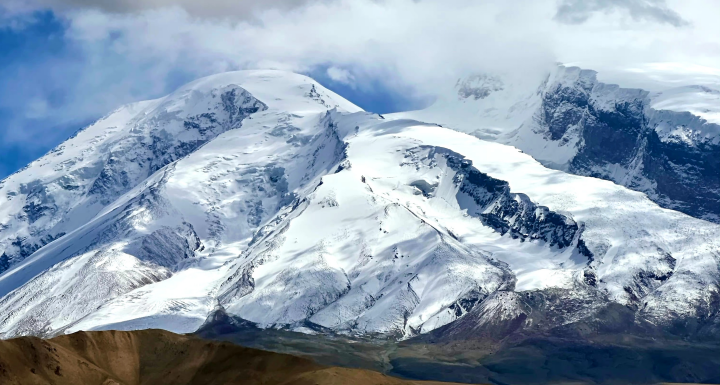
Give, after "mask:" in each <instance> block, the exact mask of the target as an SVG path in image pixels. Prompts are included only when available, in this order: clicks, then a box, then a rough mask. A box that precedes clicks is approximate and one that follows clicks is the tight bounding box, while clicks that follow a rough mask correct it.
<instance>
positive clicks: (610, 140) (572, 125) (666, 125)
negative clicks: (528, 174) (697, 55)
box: [388, 66, 720, 222]
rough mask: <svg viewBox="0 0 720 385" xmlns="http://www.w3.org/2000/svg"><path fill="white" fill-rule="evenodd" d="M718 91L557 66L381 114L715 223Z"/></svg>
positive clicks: (719, 189) (472, 81)
mask: <svg viewBox="0 0 720 385" xmlns="http://www.w3.org/2000/svg"><path fill="white" fill-rule="evenodd" d="M478 79H480V80H478ZM488 79H491V80H492V81H489V80H488ZM718 95H720V94H718V91H717V90H715V89H713V88H710V87H705V86H685V87H678V88H672V89H668V90H665V91H662V92H659V93H653V94H650V93H649V92H647V91H644V90H641V89H629V88H622V87H619V86H617V85H612V84H605V83H602V82H599V81H598V80H597V73H596V72H595V71H590V70H582V69H580V68H577V67H563V66H560V67H558V68H557V69H555V70H554V71H551V72H550V73H549V75H546V77H545V78H544V79H540V78H537V79H535V80H534V81H533V80H528V78H523V79H519V78H517V77H516V76H506V77H491V76H487V75H482V76H480V75H478V76H474V77H471V78H469V79H467V80H461V81H460V82H459V83H458V85H457V87H456V89H455V91H454V93H451V94H448V95H446V96H444V97H442V98H440V100H439V101H438V102H437V103H436V104H435V105H433V106H431V107H429V108H428V109H426V110H423V111H413V112H407V113H399V114H391V115H389V116H388V117H389V118H390V119H402V118H414V119H421V120H424V121H428V122H435V123H441V124H443V125H447V126H448V127H451V128H453V129H457V130H460V131H463V132H467V133H470V134H472V135H475V136H477V137H479V138H481V139H488V140H494V141H498V142H500V143H505V144H510V145H512V146H515V147H517V148H519V149H521V150H522V151H524V152H526V153H528V154H530V155H532V156H533V157H534V158H535V159H537V160H539V161H540V162H542V163H543V164H545V165H547V166H549V167H552V168H555V169H559V170H563V171H568V172H571V173H574V174H578V175H586V176H593V177H597V178H602V179H606V180H611V181H613V182H615V183H618V184H621V185H623V186H626V187H629V188H631V189H633V190H636V191H640V192H643V193H646V194H647V195H648V196H649V197H650V199H652V200H653V201H655V202H657V203H658V204H660V205H661V206H663V207H666V208H671V209H674V210H679V211H682V212H685V213H687V214H690V215H692V216H695V217H698V218H703V219H706V220H711V221H714V222H718V221H720V158H718V156H717V154H718V153H719V152H720V125H718V122H717V119H716V115H717V111H716V110H717V108H718V107H717V106H716V105H715V104H713V103H714V102H716V101H718V100H720V99H718V98H717V96H718Z"/></svg>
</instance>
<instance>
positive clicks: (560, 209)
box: [0, 71, 720, 337]
mask: <svg viewBox="0 0 720 385" xmlns="http://www.w3.org/2000/svg"><path fill="white" fill-rule="evenodd" d="M476 81H482V82H490V83H493V82H492V81H490V80H487V79H478V80H476ZM493 84H495V83H493ZM496 86H497V84H496ZM498 87H499V86H497V87H496V88H498ZM467 93H468V97H473V98H474V97H475V96H473V95H475V94H473V93H472V92H471V90H468V91H467ZM476 96H478V98H482V97H484V96H486V95H484V94H483V93H482V92H481V93H479V94H478V95H476ZM2 189H3V190H2V192H3V199H7V200H8V201H7V202H4V203H0V211H1V212H2V214H3V215H4V217H3V218H4V219H3V221H4V222H3V228H2V231H0V240H2V242H4V243H2V245H3V246H4V247H5V249H6V251H5V254H3V255H4V258H5V259H4V261H5V267H4V269H3V272H2V273H0V298H1V299H0V333H1V334H0V336H2V337H11V336H15V335H20V334H39V335H52V334H57V333H63V332H70V331H75V330H90V329H138V328H149V327H153V328H164V329H168V330H172V331H176V332H191V331H193V330H195V329H197V328H198V327H199V326H200V325H201V324H202V323H203V321H204V320H205V319H206V318H207V317H208V315H209V314H210V313H212V312H213V310H214V309H216V308H218V307H222V308H224V309H225V311H227V312H228V313H229V314H232V315H234V316H237V317H241V318H244V319H246V320H248V321H251V322H254V323H256V324H258V325H260V326H262V327H286V328H291V329H295V330H301V331H302V330H307V329H308V328H310V329H314V330H321V331H322V330H325V331H335V332H343V333H351V334H355V333H357V334H374V333H379V334H384V335H391V336H396V337H409V336H412V335H416V334H419V333H425V332H428V331H431V330H434V329H437V328H439V327H441V326H444V325H447V324H449V323H452V322H454V321H456V320H457V319H458V318H463V317H464V316H465V315H467V314H469V313H471V312H476V313H477V312H478V311H480V310H482V314H483V317H486V318H487V317H490V318H493V317H495V319H497V320H502V319H505V318H507V316H508V314H514V313H515V312H518V311H521V310H522V309H521V308H520V307H521V305H514V303H516V302H517V301H516V302H513V301H503V302H502V306H496V305H497V304H498V301H500V300H499V298H505V297H504V296H507V295H516V294H517V293H531V292H532V293H542V292H544V291H548V290H553V291H558V290H560V291H562V293H565V294H563V295H564V296H565V298H566V299H567V300H568V301H574V300H577V299H578V298H582V299H583V301H584V302H583V303H584V306H583V307H582V308H581V309H579V310H578V311H577V312H576V314H575V315H574V316H570V317H566V318H563V320H562V321H559V322H572V320H573V319H574V318H573V317H575V318H580V317H583V316H588V315H592V312H593V311H596V310H597V309H599V308H600V307H602V306H603V305H604V304H606V303H607V302H608V301H611V302H615V303H620V304H623V305H627V306H630V307H631V308H632V309H634V311H635V312H636V314H637V316H638V317H639V318H642V319H645V320H650V321H651V322H655V323H658V324H663V323H668V322H674V321H675V320H677V319H682V318H683V317H705V318H704V319H709V321H708V322H713V321H712V319H710V318H712V317H713V315H714V314H716V313H715V312H716V311H717V309H715V308H714V307H716V306H717V304H715V303H714V302H713V298H714V296H717V293H718V279H720V273H719V272H718V263H719V261H720V245H718V240H719V239H720V226H718V225H716V224H713V223H711V222H707V221H703V220H700V219H695V218H693V217H690V216H688V215H685V214H682V213H679V212H676V211H671V210H668V209H664V208H661V207H659V206H658V205H657V204H655V203H653V202H652V201H651V200H650V199H648V197H647V196H646V195H644V194H642V193H639V192H635V191H632V190H629V189H627V188H625V187H622V186H619V185H616V184H614V183H612V182H609V181H604V180H601V179H595V178H591V177H584V176H576V175H572V174H568V173H566V172H563V171H558V170H554V169H550V168H547V167H545V166H543V165H542V164H541V163H539V162H538V161H536V160H535V159H533V158H532V157H531V156H530V155H528V154H525V153H522V152H521V151H518V150H517V149H516V148H514V147H511V146H508V145H505V144H500V143H494V142H489V141H484V140H482V139H479V138H477V137H473V136H470V135H467V134H464V133H461V132H458V131H455V130H452V129H449V128H444V127H440V126H438V125H436V124H426V123H422V122H419V121H416V120H407V119H394V120H390V119H384V118H383V117H382V116H379V115H376V114H371V113H368V112H364V111H362V110H361V109H360V108H358V107H356V106H354V105H353V104H352V103H350V102H348V101H346V100H344V99H342V98H341V97H340V96H338V95H336V94H334V93H332V92H331V91H329V90H327V89H325V88H324V87H322V86H321V85H319V84H317V83H316V82H314V81H313V80H311V79H309V78H307V77H304V76H301V75H297V74H291V73H285V72H280V71H241V72H231V73H225V74H220V75H215V76H211V77H208V78H205V79H201V80H198V81H196V82H193V83H191V84H189V85H187V86H185V87H183V88H181V89H180V90H178V91H177V92H175V93H173V94H171V95H169V96H167V97H165V98H162V99H158V100H155V101H149V102H142V103H138V104H134V105H130V106H126V107H123V108H121V109H119V110H117V111H116V112H114V113H113V114H111V115H109V116H108V117H106V118H104V119H102V120H101V121H99V122H98V123H96V124H94V125H92V126H90V127H88V128H86V129H85V130H83V131H81V132H79V133H78V134H77V135H76V136H75V137H74V138H72V139H70V140H68V141H67V142H66V143H64V144H63V145H61V146H59V147H58V149H56V150H54V151H53V152H51V153H49V154H48V155H46V156H44V157H43V158H41V159H39V160H38V161H36V162H33V163H32V164H30V165H29V166H28V167H27V168H26V169H24V170H22V171H20V172H18V173H16V174H14V175H12V176H10V177H9V178H7V179H6V180H5V181H4V182H3V186H2ZM23 250H24V251H23ZM517 303H520V302H517ZM560 306H562V304H561V305H560Z"/></svg>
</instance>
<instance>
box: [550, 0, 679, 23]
mask: <svg viewBox="0 0 720 385" xmlns="http://www.w3.org/2000/svg"><path fill="white" fill-rule="evenodd" d="M613 12H617V13H619V14H621V15H622V14H626V15H628V16H630V17H631V18H632V19H633V20H636V21H643V20H645V21H652V22H656V23H660V24H669V25H672V26H674V27H685V26H688V25H690V23H689V22H688V21H687V20H685V19H683V18H682V17H681V16H680V15H679V14H678V13H677V12H675V11H674V10H672V9H671V8H669V7H668V5H667V3H666V2H665V0H562V2H561V3H560V5H559V6H558V9H557V13H556V14H555V20H557V21H559V22H562V23H567V24H582V23H585V22H586V21H588V19H590V18H591V17H592V16H593V15H595V14H597V13H605V14H610V13H613Z"/></svg>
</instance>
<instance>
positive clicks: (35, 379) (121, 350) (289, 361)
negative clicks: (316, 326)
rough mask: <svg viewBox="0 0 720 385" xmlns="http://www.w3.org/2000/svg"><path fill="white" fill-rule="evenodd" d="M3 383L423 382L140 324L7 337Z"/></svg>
mask: <svg viewBox="0 0 720 385" xmlns="http://www.w3.org/2000/svg"><path fill="white" fill-rule="evenodd" d="M0 384H3V385H10V384H12V385H15V384H18V385H34V384H56V385H64V384H72V385H76V384H89V385H92V384H103V385H111V384H123V385H136V384H137V385H140V384H178V385H180V384H203V385H205V384H265V385H271V384H278V385H280V384H298V385H303V384H307V385H340V384H348V385H353V384H363V385H365V384H368V385H381V384H382V385H395V384H397V385H403V384H405V385H409V384H420V383H419V382H413V381H405V380H400V379H397V378H393V377H388V376H385V375H383V374H380V373H377V372H373V371H368V370H361V369H346V368H336V367H324V366H321V365H318V364H316V363H314V362H313V361H310V360H308V359H305V358H300V357H295V356H291V355H286V354H279V353H272V352H266V351H262V350H256V349H250V348H244V347H240V346H237V345H233V344H231V343H227V342H216V341H206V340H201V339H198V338H195V337H189V336H182V335H177V334H173V333H170V332H167V331H162V330H141V331H133V332H120V331H104V332H79V333H75V334H72V335H67V336H60V337H56V338H53V339H50V340H42V339H39V338H35V337H23V338H17V339H13V340H7V341H0ZM423 384H431V383H423ZM435 384H437V383H435Z"/></svg>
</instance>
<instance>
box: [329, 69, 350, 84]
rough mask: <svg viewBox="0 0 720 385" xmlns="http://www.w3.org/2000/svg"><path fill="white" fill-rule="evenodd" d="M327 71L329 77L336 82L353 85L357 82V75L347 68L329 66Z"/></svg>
mask: <svg viewBox="0 0 720 385" xmlns="http://www.w3.org/2000/svg"><path fill="white" fill-rule="evenodd" d="M326 72H327V75H328V77H329V78H330V79H332V80H333V81H335V82H338V83H342V84H347V85H351V86H352V85H354V84H355V77H354V76H353V75H352V74H351V73H350V71H348V70H346V69H342V68H338V67H329V68H328V69H327V71H326Z"/></svg>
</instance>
